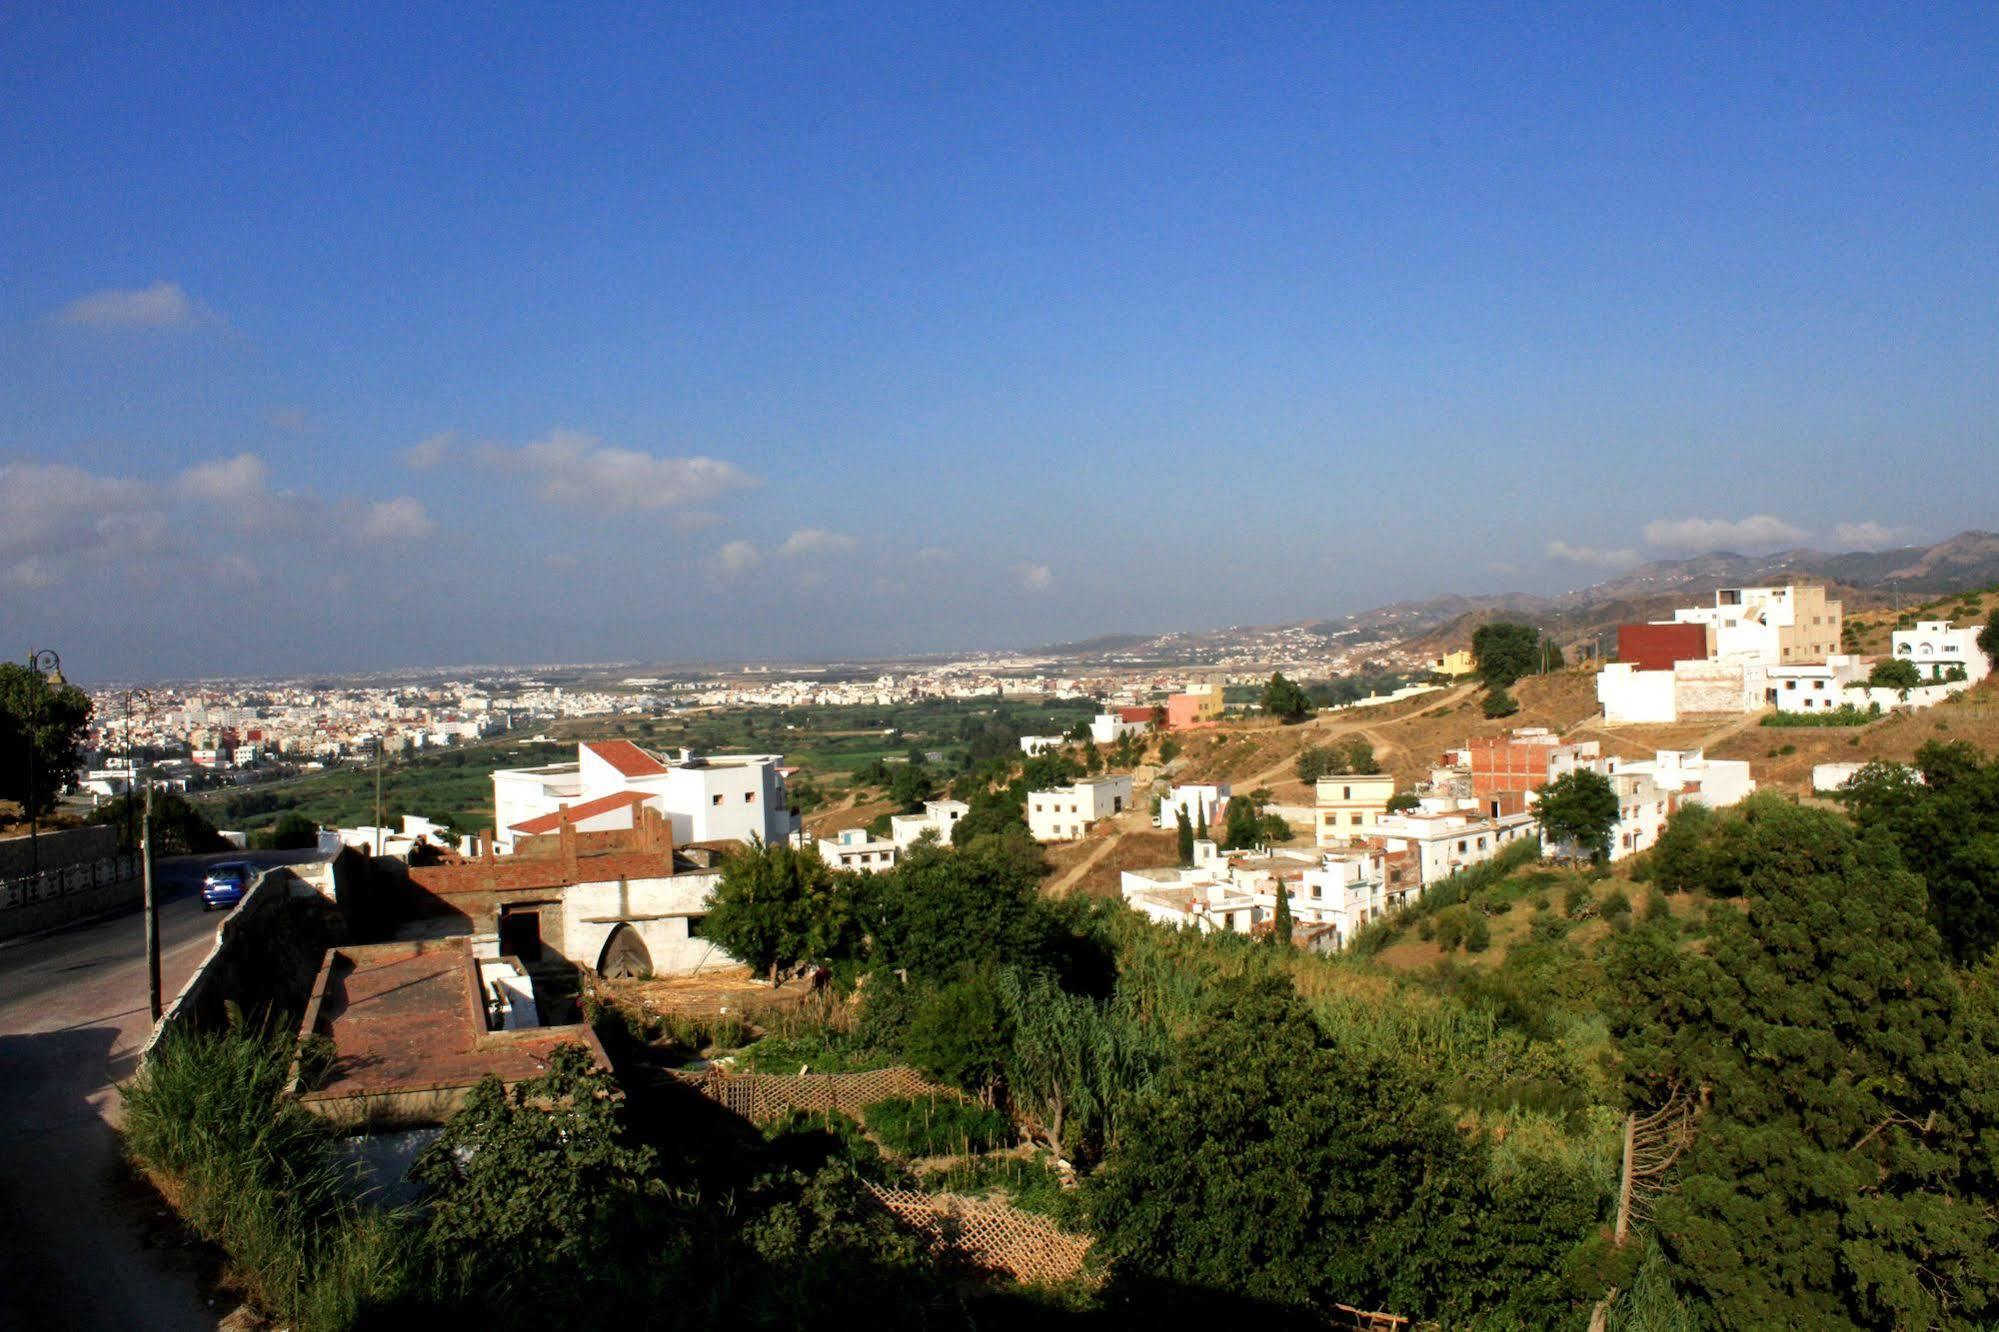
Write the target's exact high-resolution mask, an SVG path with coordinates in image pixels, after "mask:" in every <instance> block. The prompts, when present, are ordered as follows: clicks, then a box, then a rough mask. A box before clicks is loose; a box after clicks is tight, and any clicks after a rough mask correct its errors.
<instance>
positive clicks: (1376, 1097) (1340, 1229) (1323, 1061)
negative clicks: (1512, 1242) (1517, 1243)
mask: <svg viewBox="0 0 1999 1332" xmlns="http://www.w3.org/2000/svg"><path fill="white" fill-rule="evenodd" d="M1133 1122H1134V1123H1139V1124H1143V1125H1144V1126H1145V1131H1144V1132H1142V1133H1131V1134H1127V1135H1125V1136H1124V1137H1123V1138H1122V1140H1121V1141H1120V1143H1119V1146H1118V1149H1117V1151H1116V1152H1114V1153H1113V1154H1112V1155H1111V1157H1110V1159H1109V1161H1108V1162H1107V1164H1106V1166H1105V1168H1104V1170H1103V1171H1101V1172H1100V1173H1099V1175H1098V1176H1097V1177H1096V1178H1095V1180H1094V1181H1093V1188H1092V1192H1093V1194H1094V1203H1095V1206H1094V1211H1095V1218H1096V1228H1097V1231H1098V1234H1099V1235H1100V1236H1101V1237H1102V1242H1103V1244H1104V1247H1105V1249H1106V1251H1107V1253H1108V1254H1109V1256H1110V1257H1111V1259H1112V1260H1113V1262H1114V1263H1115V1264H1116V1265H1117V1270H1118V1272H1119V1273H1120V1279H1121V1280H1123V1281H1125V1282H1126V1283H1128V1284H1129V1285H1130V1286H1131V1287H1133V1288H1135V1289H1136V1290H1139V1291H1142V1290H1143V1289H1144V1288H1145V1286H1146V1285H1147V1284H1148V1283H1159V1284H1160V1285H1162V1286H1164V1287H1165V1288H1166V1290H1165V1291H1162V1292H1161V1294H1160V1298H1161V1299H1162V1300H1173V1299H1180V1298H1183V1295H1182V1292H1189V1291H1190V1290H1191V1291H1192V1292H1200V1291H1207V1292H1225V1293H1227V1294H1228V1295H1229V1296H1232V1297H1236V1298H1242V1299H1248V1300H1253V1301H1257V1302H1259V1303H1264V1304H1270V1305H1277V1306H1284V1307H1291V1308H1300V1309H1319V1310H1327V1309H1330V1308H1331V1307H1332V1305H1333V1304H1334V1303H1335V1302H1336V1301H1337V1302H1344V1303H1348V1304H1355V1305H1360V1306H1362V1307H1366V1308H1375V1309H1394V1310H1397V1311H1399V1312H1404V1313H1408V1314H1411V1315H1416V1316H1425V1315H1428V1314H1430V1313H1431V1312H1432V1311H1433V1310H1435V1309H1436V1308H1437V1307H1438V1306H1439V1305H1440V1304H1441V1302H1442V1294H1443V1291H1444V1290H1445V1288H1447V1287H1448V1285H1449V1284H1450V1282H1451V1280H1452V1276H1451V1274H1450V1272H1449V1271H1448V1268H1449V1265H1450V1262H1451V1252H1452V1249H1453V1247H1454V1246H1455V1245H1456V1243H1457V1240H1456V1237H1457V1236H1459V1235H1461V1234H1465V1233H1467V1231H1466V1229H1465V1227H1466V1226H1467V1224H1468V1212H1469V1210H1470V1208H1469V1204H1470V1203H1471V1202H1472V1197H1471V1195H1472V1194H1473V1192H1474V1190H1475V1189H1476V1187H1477V1182H1478V1180H1479V1179H1480V1178H1481V1176H1482V1175H1483V1173H1484V1164H1483V1161H1482V1157H1481V1149H1480V1148H1479V1146H1478V1144H1477V1143H1476V1142H1475V1141H1474V1140H1471V1139H1468V1138H1466V1137H1464V1136H1462V1135H1460V1134H1459V1133H1458V1131H1457V1129H1456V1128H1455V1127H1454V1126H1453V1124H1452V1123H1451V1121H1450V1119H1449V1118H1448V1117H1447V1116H1446V1115H1445V1114H1444V1113H1443V1112H1442V1110H1441V1109H1440V1108H1439V1107H1438V1106H1437V1105H1436V1103H1435V1102H1434V1101H1433V1100H1432V1099H1431V1098H1430V1097H1429V1096H1428V1095H1427V1094H1426V1092H1425V1090H1424V1089H1423V1088H1422V1087H1421V1086H1420V1085H1419V1084H1418V1083H1416V1082H1414V1081H1413V1080H1412V1079H1411V1078H1410V1077H1409V1076H1408V1074H1407V1073H1406V1072H1405V1071H1404V1070H1403V1069H1402V1068H1400V1067H1398V1066H1396V1065H1394V1064H1392V1063H1389V1062H1387V1061H1385V1060H1383V1059H1381V1058H1380V1057H1378V1056H1376V1055H1374V1054H1372V1053H1371V1052H1369V1051H1367V1050H1363V1049H1348V1048H1342V1047H1340V1046H1338V1045H1336V1044H1335V1043H1333V1042H1332V1041H1329V1040H1328V1039H1327V1038H1326V1036H1325V1035H1324V1034H1322V1033H1321V1032H1320V1031H1319V1029H1318V1028H1317V1026H1316V1025H1315V1024H1314V1023H1313V1021H1312V1017H1311V1014H1310V1013H1309V1012H1308V1011H1307V1010H1306V1008H1305V1006H1304V1005H1303V1003H1302V1002H1300V1000H1299V999H1298V997H1297V996H1296V995H1295V994H1294V993H1293V992H1292V991H1291V987H1290V985H1289V983H1288V982H1286V981H1284V980H1281V979H1274V978H1272V979H1261V980H1251V979H1230V980H1226V981H1223V982H1221V983H1220V984H1219V985H1218V986H1217V987H1216V990H1215V992H1214V996H1213V1001H1212V1003H1211V1005H1210V1008H1209V1012H1208V1016H1207V1017H1206V1018H1205V1019H1204V1020H1203V1021H1202V1022H1201V1024H1200V1025H1199V1026H1198V1027H1197V1028H1196V1029H1195V1030H1194V1031H1193V1032H1192V1033H1191V1034H1190V1035H1189V1036H1188V1038H1187V1039H1185V1040H1184V1041H1182V1042H1181V1043H1180V1045H1179V1046H1178V1048H1176V1049H1175V1050H1174V1052H1173V1054H1172V1056H1171V1057H1170V1059H1169V1060H1168V1062H1167V1064H1166V1066H1165V1067H1164V1069H1163V1070H1162V1071H1161V1072H1160V1074H1159V1075H1158V1076H1157V1077H1156V1078H1154V1079H1153V1080H1152V1083H1151V1085H1150V1087H1149V1088H1148V1089H1147V1091H1146V1092H1145V1093H1144V1095H1143V1096H1141V1097H1140V1098H1139V1101H1138V1104H1137V1106H1136V1108H1135V1111H1134V1114H1133ZM1538 1257H1540V1254H1539V1253H1538V1252H1533V1253H1530V1254H1529V1255H1528V1260H1529V1261H1530V1262H1531V1261H1533V1260H1534V1259H1535V1258H1538ZM1557 1265H1559V1264H1557ZM1140 1298H1142V1296H1141V1297H1140Z"/></svg>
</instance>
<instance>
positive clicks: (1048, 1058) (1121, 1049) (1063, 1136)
mask: <svg viewBox="0 0 1999 1332" xmlns="http://www.w3.org/2000/svg"><path fill="white" fill-rule="evenodd" d="M995 988H996V990H997V992H998V995H999V1001H1000V1010H1001V1012H1002V1013H1003V1014H1004V1016H1005V1020H1006V1034H1007V1040H1006V1053H1007V1063H1006V1085H1007V1095H1008V1098H1009V1099H1010V1100H1011V1101H1012V1102H1013V1104H1014V1106H1015V1108H1016V1109H1018V1110H1022V1111H1025V1112H1027V1113H1028V1114H1030V1115H1032V1116H1034V1117H1035V1118H1036V1119H1037V1120H1038V1121H1039V1122H1040V1124H1041V1126H1042V1127H1043V1129H1044V1136H1045V1137H1046V1138H1047V1140H1048V1143H1049V1145H1050V1146H1051V1147H1053V1148H1054V1149H1055V1150H1056V1151H1058V1152H1065V1153H1077V1152H1080V1154H1083V1155H1087V1156H1095V1155H1097V1154H1099V1153H1101V1152H1102V1151H1104V1150H1106V1149H1109V1150H1115V1148H1116V1146H1117V1144H1118V1138H1119V1129H1120V1127H1121V1125H1122V1124H1123V1123H1124V1121H1125V1117H1126V1115H1127V1114H1128V1113H1129V1111H1130V1109H1131V1106H1132V1103H1133V1101H1134V1099H1135V1098H1136V1097H1137V1095H1138V1094H1139V1092H1140V1091H1142V1090H1143V1089H1144V1087H1145V1086H1146V1084H1147V1083H1148V1082H1149V1081H1150V1080H1151V1078H1152V1075H1153V1072H1154V1070H1155V1069H1156V1068H1157V1066H1158V1063H1159V1059H1160V1055H1161V1051H1160V1049H1159V1043H1158V1040H1157V1038H1156V1035H1155V1031H1154V1029H1153V1028H1152V1027H1150V1026H1148V1025H1147V1024H1146V1023H1144V1022H1143V1021H1141V1020H1140V1019H1139V1017H1138V1015H1137V1013H1136V1012H1135V1011H1134V1010H1133V1008H1132V1006H1131V1005H1130V1004H1128V1003H1126V1002H1122V1001H1121V1000H1120V999H1112V1000H1109V1001H1100V1000H1097V999H1093V998H1091V997H1090V996H1088V995H1081V994H1071V993H1069V992H1068V991H1066V990H1064V989H1063V988H1062V987H1061V985H1060V984H1058V983H1057V982H1056V980H1055V978H1054V977H1053V976H1051V975H1049V974H1048V973H1046V972H1025V971H1023V970H1021V969H1020V968H1018V967H1007V968H1005V969H1003V970H1002V971H1001V972H1000V973H999V976H998V977H997V980H996V985H995Z"/></svg>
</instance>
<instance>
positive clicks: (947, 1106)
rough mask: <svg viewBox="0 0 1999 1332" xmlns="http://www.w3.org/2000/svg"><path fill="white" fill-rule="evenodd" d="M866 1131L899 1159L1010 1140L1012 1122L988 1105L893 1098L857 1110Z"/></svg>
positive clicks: (982, 1148) (961, 1152)
mask: <svg viewBox="0 0 1999 1332" xmlns="http://www.w3.org/2000/svg"><path fill="white" fill-rule="evenodd" d="M861 1118H862V1120H863V1121H864V1122H865V1123H866V1124H867V1126H868V1131H869V1132H870V1133H872V1134H874V1135H875V1137H876V1138H878V1139H880V1141H881V1142H882V1144H883V1145H884V1146H886V1147H888V1148H889V1149H890V1150H891V1151H897V1152H900V1153H902V1154H903V1155H904V1156H969V1155H971V1154H972V1153H974V1152H987V1151H991V1150H992V1149H993V1148H995V1147H998V1146H1001V1145H1002V1144H1004V1143H1006V1142H1008V1141H1009V1140H1011V1139H1012V1137H1013V1136H1014V1135H1013V1123H1012V1121H1010V1120H1009V1119H1008V1118H1007V1117H1006V1116H1005V1115H1003V1114H1001V1113H1000V1112H999V1111H997V1110H994V1109H992V1108H991V1107H989V1106H983V1105H978V1104H976V1103H974V1102H971V1101H960V1100H955V1099H950V1098H946V1097H941V1096H897V1097H891V1098H890V1099H888V1100H886V1101H876V1102H875V1103H874V1104H873V1105H870V1106H866V1107H864V1108H863V1109H862V1111H861Z"/></svg>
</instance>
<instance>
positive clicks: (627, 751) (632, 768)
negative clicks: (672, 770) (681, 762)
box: [583, 740, 666, 777]
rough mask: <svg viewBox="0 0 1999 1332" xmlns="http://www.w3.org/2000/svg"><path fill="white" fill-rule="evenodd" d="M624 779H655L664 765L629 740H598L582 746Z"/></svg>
mask: <svg viewBox="0 0 1999 1332" xmlns="http://www.w3.org/2000/svg"><path fill="white" fill-rule="evenodd" d="M583 747H584V748H585V749H587V750H589V751H590V752H591V753H592V754H595V755H596V756H597V757H598V758H600V759H602V760H604V762H606V763H608V764H610V765H611V766H612V767H614V768H616V769H617V770H618V772H619V773H620V774H621V775H623V776H626V777H657V776H659V774H661V773H663V772H665V771H666V765H665V764H663V763H661V762H660V761H659V760H658V759H656V758H654V757H653V756H652V755H650V754H648V753H646V752H645V751H644V750H643V749H640V748H639V747H638V746H637V745H635V744H633V743H632V742H631V741H629V740H598V741H595V742H593V743H590V744H586V745H584V746H583Z"/></svg>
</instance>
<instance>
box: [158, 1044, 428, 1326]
mask: <svg viewBox="0 0 1999 1332" xmlns="http://www.w3.org/2000/svg"><path fill="white" fill-rule="evenodd" d="M290 1064H291V1050H290V1042H289V1041H287V1040H285V1039H284V1038H283V1037H280V1036H277V1035H274V1034H268V1033H261V1032H249V1031H245V1030H242V1029H240V1028H235V1029H232V1030H229V1031H226V1032H221V1033H210V1032H195V1031H188V1030H186V1029H185V1028H178V1027H176V1028H170V1029H169V1030H168V1031H167V1033H166V1035H165V1036H164V1037H163V1038H162V1039H161V1041H160V1043H159V1045H158V1046H156V1047H155V1048H154V1050H153V1054H152V1057H151V1058H150V1059H149V1060H148V1061H147V1063H146V1066H145V1069H144V1071H143V1072H141V1073H140V1075H139V1077H138V1078H137V1079H135V1080H134V1081H133V1082H132V1083H131V1084H130V1085H129V1086H127V1087H126V1088H125V1089H124V1092H123V1096H124V1110H125V1126H124V1135H125V1147H126V1150H127V1151H128V1152H129V1153H130V1154H131V1156H132V1158H133V1159H134V1160H135V1161H137V1162H138V1163H139V1164H140V1165H142V1166H144V1167H146V1168H147V1169H149V1170H151V1171H153V1172H154V1173H156V1174H157V1175H159V1176H160V1177H161V1178H162V1180H163V1181H164V1182H165V1184H166V1186H167V1187H168V1189H169V1190H170V1191H171V1192H172V1193H173V1195H174V1196H175V1198H176V1201H177V1204H178V1208H179V1211H180V1214H181V1216H182V1218H183V1219H184V1220H185V1221H186V1222H187V1223H188V1225H189V1226H190V1227H192V1228H193V1229H194V1230H195V1231H196V1232H197V1233H199V1234H200V1235H202V1236H203V1237H204V1238H206V1239H208V1240H211V1241H213V1242H214V1243H216V1244H217V1245H219V1246H221V1248H222V1249H223V1251H224V1252H225V1253H227V1254H228V1255H229V1260H230V1263H231V1265H232V1267H233V1268H234V1269H235V1271H236V1273H237V1275H238V1276H239V1277H240V1278H241V1280H242V1282H243V1284H244V1286H245V1287H246V1288H247V1289H248V1291H249V1293H250V1296H251V1298H252V1299H253V1300H254V1301H255V1302H256V1304H257V1305H258V1306H259V1307H260V1308H261V1309H263V1310H264V1312H265V1313H267V1314H269V1315H271V1316H273V1317H275V1318H278V1319H281V1320H283V1321H285V1322H287V1323H289V1324H291V1325H292V1326H295V1327H298V1328H302V1329H307V1330H308V1332H315V1330H316V1329H322V1328H334V1329H338V1328H346V1327H351V1326H353V1325H354V1323H355V1322H356V1321H357V1320H358V1319H359V1318H360V1317H361V1315H362V1313H363V1312H364V1310H366V1309H367V1308H368V1307H370V1306H371V1305H375V1304H380V1303H387V1302H389V1301H391V1300H393V1299H394V1298H395V1297H396V1295H397V1294H398V1293H399V1292H400V1291H401V1290H402V1289H403V1288H404V1286H405V1284H406V1281H407V1275H408V1268H407V1257H406V1253H407V1249H408V1246H407V1244H406V1242H405V1239H406V1237H405V1235H404V1227H403V1225H402V1223H401V1221H400V1219H399V1218H398V1217H397V1216H395V1215H393V1214H388V1213H383V1212H379V1211H376V1210H374V1209H372V1208H368V1207H364V1206H362V1205H361V1204H359V1203H358V1202H356V1201H355V1199H354V1195H353V1190H352V1187H351V1183H352V1175H351V1173H350V1169H349V1168H348V1167H346V1166H344V1165H342V1164H341V1162H340V1161H339V1159H338V1157H337V1154H336V1152H335V1147H334V1141H333V1135H332V1133H331V1132H330V1131H329V1130H328V1129H327V1127H326V1126H325V1125H324V1124H323V1123H322V1122H321V1121H319V1120H318V1119H316V1118H314V1117H313V1116H312V1115H310V1114H308V1113H307V1112H306V1111H304V1110H302V1109H300V1108H299V1106H298V1105H297V1104H296V1103H295V1102H292V1101H289V1100H285V1099H283V1098H282V1096H281V1093H282V1091H283V1090H284V1086H285V1081H286V1078H287V1076H288V1074H289V1069H290Z"/></svg>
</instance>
